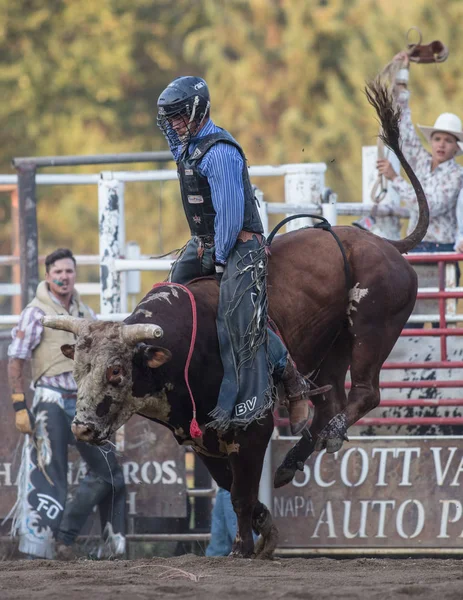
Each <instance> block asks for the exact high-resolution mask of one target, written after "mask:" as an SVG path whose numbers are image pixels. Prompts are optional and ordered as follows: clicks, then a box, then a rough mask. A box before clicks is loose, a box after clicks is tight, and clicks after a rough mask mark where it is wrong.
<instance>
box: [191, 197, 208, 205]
mask: <svg viewBox="0 0 463 600" xmlns="http://www.w3.org/2000/svg"><path fill="white" fill-rule="evenodd" d="M188 203H189V204H203V203H204V198H203V197H202V196H188Z"/></svg>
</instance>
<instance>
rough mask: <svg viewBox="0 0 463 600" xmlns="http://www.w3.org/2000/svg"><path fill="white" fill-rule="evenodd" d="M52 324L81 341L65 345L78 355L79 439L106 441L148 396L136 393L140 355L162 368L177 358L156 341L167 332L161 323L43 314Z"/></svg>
mask: <svg viewBox="0 0 463 600" xmlns="http://www.w3.org/2000/svg"><path fill="white" fill-rule="evenodd" d="M43 324H44V325H45V326H47V327H51V328H52V329H61V330H64V331H69V332H71V333H74V335H75V336H76V343H75V344H73V345H70V344H66V345H64V346H62V347H61V351H62V352H63V354H64V355H65V356H67V357H68V358H71V359H73V360H74V378H75V380H76V382H77V387H78V391H77V407H76V416H75V418H74V421H73V424H72V431H73V433H74V435H75V437H76V439H78V440H82V441H85V442H90V443H95V444H101V443H103V442H104V441H105V440H107V439H108V438H109V437H110V436H111V435H112V434H113V433H114V432H115V431H116V430H117V429H118V428H119V427H121V426H122V425H123V424H124V423H126V422H127V421H128V419H129V418H130V417H131V416H132V415H133V414H134V413H136V412H137V411H139V410H141V409H142V408H143V407H144V406H146V403H147V401H148V400H150V401H152V402H154V403H155V402H156V400H157V396H156V394H151V395H150V394H148V395H147V396H145V397H144V398H136V397H134V395H133V366H132V365H133V363H132V359H133V356H134V354H135V353H136V352H137V353H138V354H140V353H141V354H142V360H143V363H144V365H145V366H146V367H148V368H150V369H157V368H158V367H160V366H161V365H162V364H164V363H166V362H167V361H169V360H170V359H171V358H172V355H171V353H170V351H169V350H167V349H166V348H162V347H159V346H155V345H152V344H150V343H145V344H141V342H150V341H153V340H155V339H159V338H161V337H162V336H163V331H162V329H161V327H159V326H158V325H152V324H136V325H126V324H125V323H114V322H106V323H105V322H101V321H88V320H86V319H78V318H76V317H70V316H60V317H43Z"/></svg>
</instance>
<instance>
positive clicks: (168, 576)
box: [0, 554, 463, 600]
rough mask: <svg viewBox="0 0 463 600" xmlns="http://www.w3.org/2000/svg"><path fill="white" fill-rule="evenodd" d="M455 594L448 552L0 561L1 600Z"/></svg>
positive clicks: (462, 594) (350, 599)
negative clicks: (430, 555) (431, 555)
mask: <svg viewBox="0 0 463 600" xmlns="http://www.w3.org/2000/svg"><path fill="white" fill-rule="evenodd" d="M418 597H419V599H420V600H425V599H428V598H429V599H432V600H436V599H438V600H457V599H458V600H461V599H462V598H463V561H460V560H455V559H416V558H408V559H391V558H384V559H381V558H380V559H378V558H357V559H345V560H336V559H330V558H308V559H307V558H291V559H286V558H277V559H275V560H274V561H273V562H263V561H257V560H239V559H231V558H204V557H199V556H195V555H192V554H187V555H185V556H179V557H175V558H153V559H148V560H146V559H144V560H133V561H113V562H107V561H101V562H96V561H90V560H76V561H72V562H68V563H63V562H55V561H48V560H34V561H25V560H20V561H3V562H0V598H1V599H2V600H13V599H14V600H21V599H22V598H24V599H26V598H27V600H31V599H33V600H41V599H42V598H43V599H44V600H45V599H46V600H77V599H79V600H82V599H83V600H87V599H89V600H90V599H91V600H105V599H109V598H121V599H126V598H127V599H128V600H142V599H145V598H167V599H168V598H176V600H180V599H190V598H195V599H196V598H198V599H199V598H201V600H204V598H208V599H210V600H215V599H216V598H217V599H220V600H232V599H233V600H237V599H240V598H249V599H252V600H261V599H262V600H264V599H265V600H267V599H273V598H288V599H291V600H295V599H298V598H310V599H312V598H313V599H316V600H320V599H323V598H330V599H336V598H340V599H341V598H342V599H343V600H357V599H359V598H362V599H368V600H375V599H378V600H379V599H381V600H386V599H394V600H396V599H399V600H400V599H402V598H418Z"/></svg>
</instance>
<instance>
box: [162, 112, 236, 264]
mask: <svg viewBox="0 0 463 600" xmlns="http://www.w3.org/2000/svg"><path fill="white" fill-rule="evenodd" d="M220 131H222V129H221V128H220V127H217V125H215V124H214V123H213V122H212V121H211V120H210V119H209V120H208V121H207V122H206V124H205V125H204V127H203V128H202V129H201V131H200V132H199V133H198V135H196V136H195V137H194V138H192V139H191V142H190V145H189V147H188V151H189V153H190V154H191V153H192V152H193V150H194V148H195V147H196V144H197V142H198V140H199V139H200V138H203V137H204V136H206V135H210V134H211V133H218V132H220ZM171 152H172V154H173V155H174V158H175V159H176V160H178V158H179V157H180V153H181V146H179V147H177V148H172V147H171ZM198 170H199V172H200V173H201V175H203V176H204V177H206V178H207V181H208V183H209V185H210V187H211V194H212V204H213V205H214V210H215V212H216V216H215V221H214V232H215V233H214V241H215V256H216V259H217V261H218V262H220V263H226V262H227V258H228V255H229V254H230V252H231V250H232V248H233V246H234V245H235V244H236V240H237V238H238V234H239V232H240V231H241V230H242V228H243V220H244V187H243V175H242V173H243V159H242V158H241V154H240V153H239V151H238V150H237V149H236V148H235V146H232V145H231V144H227V143H225V142H217V144H214V145H213V146H212V148H211V149H210V150H208V152H206V154H205V155H204V157H203V158H202V159H201V161H200V162H199V164H198Z"/></svg>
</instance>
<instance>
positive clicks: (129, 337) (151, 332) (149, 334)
mask: <svg viewBox="0 0 463 600" xmlns="http://www.w3.org/2000/svg"><path fill="white" fill-rule="evenodd" d="M121 333H122V340H123V341H124V342H126V343H127V344H133V345H135V344H138V342H141V341H143V340H147V339H148V340H149V339H152V338H160V337H162V336H163V335H164V332H163V331H162V329H161V327H159V325H149V324H148V323H139V324H137V325H122V327H121Z"/></svg>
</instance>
